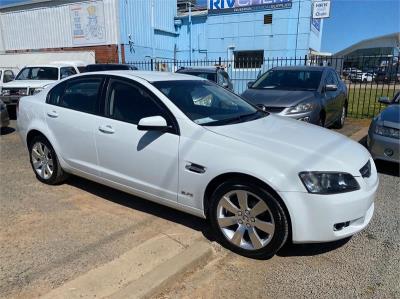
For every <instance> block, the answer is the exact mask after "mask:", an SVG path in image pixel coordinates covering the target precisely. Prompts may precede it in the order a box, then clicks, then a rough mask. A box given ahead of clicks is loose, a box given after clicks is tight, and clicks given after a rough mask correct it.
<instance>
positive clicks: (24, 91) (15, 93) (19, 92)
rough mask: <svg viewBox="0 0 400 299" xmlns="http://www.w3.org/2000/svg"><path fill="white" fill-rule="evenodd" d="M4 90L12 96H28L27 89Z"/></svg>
mask: <svg viewBox="0 0 400 299" xmlns="http://www.w3.org/2000/svg"><path fill="white" fill-rule="evenodd" d="M3 90H9V91H10V96H25V95H27V92H28V89H27V88H3Z"/></svg>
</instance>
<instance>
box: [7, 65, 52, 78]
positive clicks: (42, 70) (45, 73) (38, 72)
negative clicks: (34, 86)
mask: <svg viewBox="0 0 400 299" xmlns="http://www.w3.org/2000/svg"><path fill="white" fill-rule="evenodd" d="M15 80H58V68H56V67H26V68H23V69H22V70H21V71H20V72H19V74H18V76H17V78H16V79H15Z"/></svg>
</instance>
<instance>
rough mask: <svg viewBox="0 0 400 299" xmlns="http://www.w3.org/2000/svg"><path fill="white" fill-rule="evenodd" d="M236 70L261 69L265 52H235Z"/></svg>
mask: <svg viewBox="0 0 400 299" xmlns="http://www.w3.org/2000/svg"><path fill="white" fill-rule="evenodd" d="M234 57H235V68H238V69H247V68H260V67H261V65H262V64H263V62H264V50H257V51H236V52H234Z"/></svg>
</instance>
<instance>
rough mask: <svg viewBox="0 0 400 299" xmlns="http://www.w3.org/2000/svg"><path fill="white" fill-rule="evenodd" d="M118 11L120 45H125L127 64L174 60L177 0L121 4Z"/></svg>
mask: <svg viewBox="0 0 400 299" xmlns="http://www.w3.org/2000/svg"><path fill="white" fill-rule="evenodd" d="M152 3H154V9H153V10H152ZM120 12H121V13H120V29H121V43H123V44H125V57H126V60H127V61H137V60H143V59H146V58H151V57H153V58H160V59H167V58H171V59H172V58H173V57H174V47H175V43H176V33H175V26H174V17H175V16H176V14H177V3H176V0H135V1H132V0H131V1H120ZM152 16H153V17H152ZM152 19H153V20H154V23H153V22H152ZM153 27H154V28H153ZM130 42H131V46H129V43H130Z"/></svg>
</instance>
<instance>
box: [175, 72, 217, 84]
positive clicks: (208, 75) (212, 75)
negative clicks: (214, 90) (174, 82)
mask: <svg viewBox="0 0 400 299" xmlns="http://www.w3.org/2000/svg"><path fill="white" fill-rule="evenodd" d="M182 74H186V75H192V76H197V77H200V78H204V79H207V80H210V81H213V82H216V81H217V74H216V73H207V72H187V71H185V72H182Z"/></svg>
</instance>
